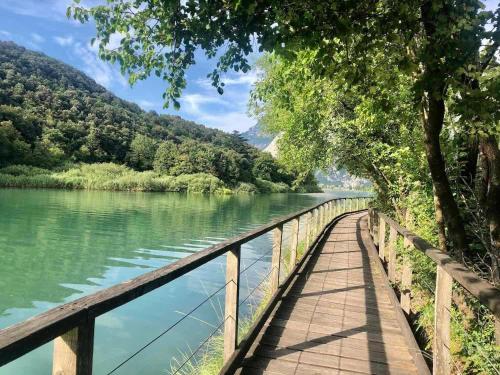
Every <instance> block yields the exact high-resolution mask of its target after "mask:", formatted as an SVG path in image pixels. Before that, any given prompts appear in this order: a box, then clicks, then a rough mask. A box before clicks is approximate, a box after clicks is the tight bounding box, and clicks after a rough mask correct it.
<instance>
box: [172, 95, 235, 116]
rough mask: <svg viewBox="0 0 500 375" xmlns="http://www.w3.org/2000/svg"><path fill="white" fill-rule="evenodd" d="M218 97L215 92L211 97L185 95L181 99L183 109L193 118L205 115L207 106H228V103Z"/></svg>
mask: <svg viewBox="0 0 500 375" xmlns="http://www.w3.org/2000/svg"><path fill="white" fill-rule="evenodd" d="M216 95H218V94H217V93H216V92H215V90H214V92H213V93H212V94H211V95H203V94H185V95H183V96H182V97H181V99H180V100H181V104H182V109H183V110H184V111H186V112H188V113H189V114H190V115H193V116H201V115H203V114H204V113H205V112H204V109H203V106H205V105H221V106H226V105H227V103H226V102H225V101H224V100H223V99H222V98H220V97H218V96H216Z"/></svg>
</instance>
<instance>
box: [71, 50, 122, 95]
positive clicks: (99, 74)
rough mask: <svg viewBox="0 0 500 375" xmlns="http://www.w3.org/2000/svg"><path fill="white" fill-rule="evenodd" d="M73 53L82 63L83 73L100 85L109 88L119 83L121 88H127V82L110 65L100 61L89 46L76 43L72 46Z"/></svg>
mask: <svg viewBox="0 0 500 375" xmlns="http://www.w3.org/2000/svg"><path fill="white" fill-rule="evenodd" d="M73 52H74V53H75V55H76V56H77V57H78V58H79V59H80V60H81V62H82V63H83V65H84V66H83V71H84V72H85V73H87V74H88V75H89V76H90V77H91V78H93V79H94V80H95V81H96V82H97V83H99V84H100V85H102V86H104V87H106V88H111V86H112V85H113V84H114V83H119V84H120V85H122V86H123V87H126V86H127V80H126V79H125V78H124V77H123V76H122V75H121V74H120V72H119V71H118V70H117V69H116V68H114V67H113V66H112V65H111V64H109V63H107V62H105V61H102V60H101V59H99V57H98V56H97V53H96V51H95V49H94V48H93V47H91V46H90V44H85V45H83V44H81V43H80V42H76V43H75V44H74V45H73Z"/></svg>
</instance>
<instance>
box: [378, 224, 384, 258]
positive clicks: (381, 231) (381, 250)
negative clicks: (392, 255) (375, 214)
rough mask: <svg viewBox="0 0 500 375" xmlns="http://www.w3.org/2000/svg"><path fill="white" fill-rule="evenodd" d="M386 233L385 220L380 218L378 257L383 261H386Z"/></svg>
mask: <svg viewBox="0 0 500 375" xmlns="http://www.w3.org/2000/svg"><path fill="white" fill-rule="evenodd" d="M385 232H386V230H385V220H384V219H383V218H381V217H380V218H379V227H378V255H379V257H380V259H382V261H384V260H385V234H386V233H385Z"/></svg>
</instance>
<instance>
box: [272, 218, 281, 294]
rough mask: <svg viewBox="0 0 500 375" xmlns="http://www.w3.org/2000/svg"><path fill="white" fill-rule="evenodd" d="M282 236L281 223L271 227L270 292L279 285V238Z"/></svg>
mask: <svg viewBox="0 0 500 375" xmlns="http://www.w3.org/2000/svg"><path fill="white" fill-rule="evenodd" d="M282 238H283V225H280V226H278V227H276V228H274V229H273V255H272V259H271V292H272V293H274V292H275V291H276V290H278V287H279V285H280V263H281V262H280V260H281V240H282Z"/></svg>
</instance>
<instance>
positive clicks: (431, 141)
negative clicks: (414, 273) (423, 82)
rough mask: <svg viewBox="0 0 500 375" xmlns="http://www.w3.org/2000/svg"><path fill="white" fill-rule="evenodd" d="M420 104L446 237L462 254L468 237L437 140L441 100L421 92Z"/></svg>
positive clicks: (440, 123) (439, 127)
mask: <svg viewBox="0 0 500 375" xmlns="http://www.w3.org/2000/svg"><path fill="white" fill-rule="evenodd" d="M422 104H423V105H422V115H423V116H422V117H423V119H422V121H423V127H424V141H425V152H426V156H427V162H428V164H429V170H430V172H431V178H432V183H433V185H434V192H435V196H436V198H437V201H438V205H439V206H440V208H441V210H442V212H443V216H444V221H445V223H446V226H447V228H448V237H449V238H450V240H451V242H452V243H453V248H454V250H455V251H457V252H458V253H459V254H460V256H462V255H463V254H465V253H467V252H468V250H469V246H468V243H467V236H466V234H465V227H464V224H463V221H462V217H461V216H460V211H459V209H458V205H457V203H456V202H455V198H454V197H453V192H452V191H451V187H450V182H449V180H448V176H447V175H446V167H445V162H444V158H443V154H442V152H441V144H440V142H439V135H440V133H441V129H442V128H443V121H444V100H443V99H436V98H435V97H434V96H433V95H432V94H431V93H427V94H425V95H424V99H423V103H422Z"/></svg>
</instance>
